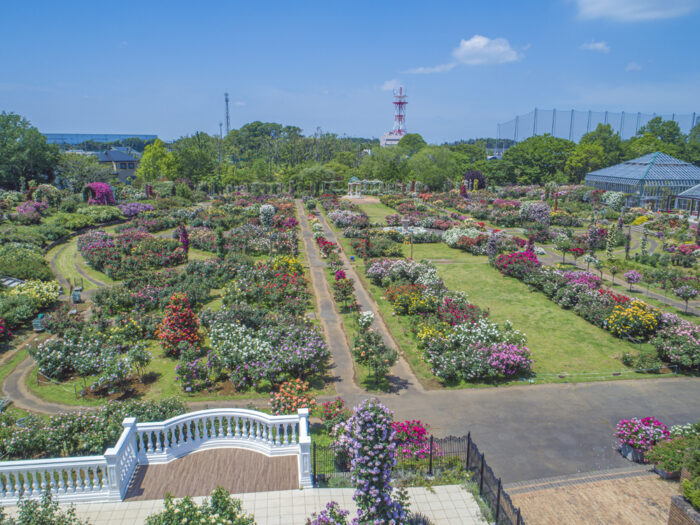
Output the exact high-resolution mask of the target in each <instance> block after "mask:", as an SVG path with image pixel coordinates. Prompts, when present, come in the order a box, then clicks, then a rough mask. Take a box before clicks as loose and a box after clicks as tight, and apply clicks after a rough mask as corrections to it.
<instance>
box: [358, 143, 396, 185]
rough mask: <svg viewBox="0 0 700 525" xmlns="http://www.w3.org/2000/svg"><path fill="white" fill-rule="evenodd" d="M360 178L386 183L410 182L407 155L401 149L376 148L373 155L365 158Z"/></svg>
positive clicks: (360, 170)
mask: <svg viewBox="0 0 700 525" xmlns="http://www.w3.org/2000/svg"><path fill="white" fill-rule="evenodd" d="M358 177H359V178H361V179H368V180H382V181H384V182H401V181H405V180H408V177H409V168H408V164H407V158H406V155H405V154H404V153H403V152H402V151H401V150H400V149H399V148H374V149H373V150H372V154H371V155H365V156H364V157H363V159H362V163H361V164H360V168H359V175H358Z"/></svg>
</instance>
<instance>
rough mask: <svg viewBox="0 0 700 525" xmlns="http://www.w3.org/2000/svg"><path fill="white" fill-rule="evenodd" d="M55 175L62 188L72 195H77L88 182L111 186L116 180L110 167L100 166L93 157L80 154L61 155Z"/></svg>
mask: <svg viewBox="0 0 700 525" xmlns="http://www.w3.org/2000/svg"><path fill="white" fill-rule="evenodd" d="M56 173H57V175H58V176H59V177H60V178H61V182H62V184H63V186H66V187H68V188H69V189H70V190H71V191H72V192H73V193H78V192H79V191H80V190H82V188H83V187H84V186H85V185H86V184H88V183H90V182H106V183H108V184H111V183H112V182H114V180H115V179H116V176H115V175H114V172H113V171H112V166H111V165H105V164H100V163H99V162H98V161H97V157H95V156H94V155H83V154H80V153H61V155H60V157H59V159H58V167H57V168H56Z"/></svg>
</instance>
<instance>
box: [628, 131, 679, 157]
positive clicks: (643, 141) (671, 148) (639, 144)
mask: <svg viewBox="0 0 700 525" xmlns="http://www.w3.org/2000/svg"><path fill="white" fill-rule="evenodd" d="M683 150H684V147H683V144H673V143H669V142H664V141H663V140H661V139H660V138H658V137H656V136H654V135H652V134H651V133H645V134H644V135H641V136H637V137H632V138H631V139H629V140H628V141H627V142H625V143H624V152H625V153H624V156H625V159H627V160H629V159H636V158H637V157H641V156H642V155H647V154H649V153H654V152H656V151H660V152H661V153H666V154H667V155H671V156H672V157H676V158H683V157H684V151H683Z"/></svg>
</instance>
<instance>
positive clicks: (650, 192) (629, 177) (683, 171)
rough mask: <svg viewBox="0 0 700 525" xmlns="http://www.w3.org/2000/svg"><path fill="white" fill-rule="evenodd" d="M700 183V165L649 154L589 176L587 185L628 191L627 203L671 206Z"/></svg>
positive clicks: (609, 189)
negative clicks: (676, 199) (682, 194)
mask: <svg viewBox="0 0 700 525" xmlns="http://www.w3.org/2000/svg"><path fill="white" fill-rule="evenodd" d="M698 184H700V168H698V167H697V166H694V165H692V164H689V163H687V162H684V161H682V160H678V159H676V158H673V157H671V156H670V155H666V154H665V153H660V152H658V151H657V152H656V153H649V154H648V155H644V156H642V157H639V158H638V159H632V160H627V161H625V162H623V163H621V164H617V165H616V166H610V167H608V168H603V169H600V170H596V171H592V172H590V173H589V174H588V175H586V186H592V187H594V188H597V189H599V190H606V191H621V192H623V193H626V194H628V197H627V203H626V204H627V206H645V207H651V208H652V209H658V208H670V207H672V206H675V205H676V202H674V199H675V198H676V197H677V196H678V195H679V194H680V193H682V192H684V191H686V190H688V189H690V188H692V187H693V186H696V185H698Z"/></svg>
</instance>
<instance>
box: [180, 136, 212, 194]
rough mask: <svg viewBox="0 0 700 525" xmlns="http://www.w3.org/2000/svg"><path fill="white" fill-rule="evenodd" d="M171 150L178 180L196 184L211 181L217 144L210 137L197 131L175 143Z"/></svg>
mask: <svg viewBox="0 0 700 525" xmlns="http://www.w3.org/2000/svg"><path fill="white" fill-rule="evenodd" d="M172 149H173V154H174V156H175V166H176V171H177V176H178V178H184V179H189V180H190V181H191V182H193V183H195V184H196V183H199V182H202V181H206V180H211V179H212V178H213V176H214V175H215V173H216V159H217V156H218V144H217V139H215V138H214V137H212V136H211V135H208V134H206V133H204V132H203V131H198V132H197V133H195V134H194V135H192V136H191V137H182V138H181V139H178V140H177V141H175V142H174V143H173V147H172Z"/></svg>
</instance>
